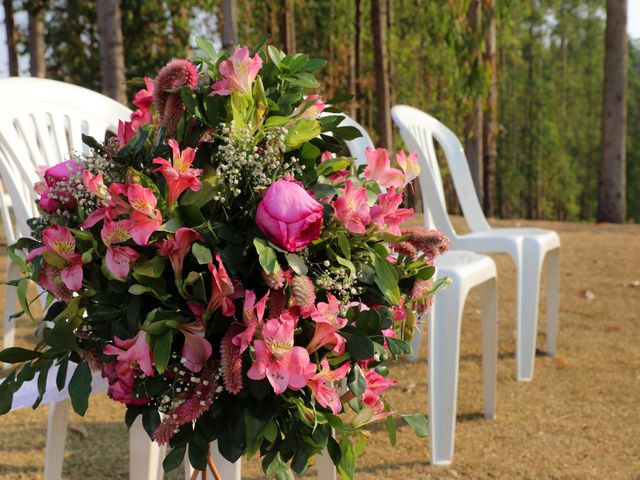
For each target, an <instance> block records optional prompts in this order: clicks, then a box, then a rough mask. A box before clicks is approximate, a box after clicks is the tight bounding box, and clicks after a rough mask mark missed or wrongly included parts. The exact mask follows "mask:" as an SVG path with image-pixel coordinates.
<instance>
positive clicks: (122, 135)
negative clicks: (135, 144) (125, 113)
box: [118, 120, 136, 147]
mask: <svg viewBox="0 0 640 480" xmlns="http://www.w3.org/2000/svg"><path fill="white" fill-rule="evenodd" d="M135 134H136V129H135V128H134V127H133V122H130V121H127V122H123V121H122V120H118V145H120V147H124V146H125V145H126V144H127V143H129V142H130V141H131V139H132V138H133V136H134V135H135Z"/></svg>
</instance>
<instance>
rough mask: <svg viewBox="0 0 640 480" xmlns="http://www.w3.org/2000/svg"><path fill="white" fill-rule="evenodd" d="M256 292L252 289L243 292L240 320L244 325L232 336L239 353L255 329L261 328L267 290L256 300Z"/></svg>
mask: <svg viewBox="0 0 640 480" xmlns="http://www.w3.org/2000/svg"><path fill="white" fill-rule="evenodd" d="M256 298H257V297H256V294H255V293H253V291H252V290H247V291H246V292H244V304H243V306H242V320H243V322H244V324H245V326H246V328H245V330H244V331H243V332H241V333H239V334H237V335H236V336H235V337H233V340H232V342H233V344H234V345H235V346H237V347H239V348H240V353H242V352H244V351H245V350H246V349H247V347H248V346H249V344H250V343H251V340H253V336H254V334H255V333H256V331H259V330H260V329H261V328H262V323H263V318H264V312H265V310H266V308H267V300H268V299H269V292H267V293H266V294H265V295H264V297H262V298H261V299H260V301H258V302H256Z"/></svg>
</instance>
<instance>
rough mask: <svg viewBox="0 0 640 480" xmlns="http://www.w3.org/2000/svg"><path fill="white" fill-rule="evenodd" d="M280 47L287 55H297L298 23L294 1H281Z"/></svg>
mask: <svg viewBox="0 0 640 480" xmlns="http://www.w3.org/2000/svg"><path fill="white" fill-rule="evenodd" d="M280 45H281V46H282V48H283V49H284V51H285V52H286V53H287V54H293V53H296V22H295V15H294V11H293V0H281V12H280Z"/></svg>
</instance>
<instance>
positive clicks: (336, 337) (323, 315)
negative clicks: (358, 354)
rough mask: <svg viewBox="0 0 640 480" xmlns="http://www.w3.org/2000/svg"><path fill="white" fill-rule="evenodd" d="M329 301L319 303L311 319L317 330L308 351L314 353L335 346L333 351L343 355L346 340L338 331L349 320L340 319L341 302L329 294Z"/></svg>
mask: <svg viewBox="0 0 640 480" xmlns="http://www.w3.org/2000/svg"><path fill="white" fill-rule="evenodd" d="M327 300H328V301H329V302H328V303H325V302H319V303H318V305H317V306H316V309H315V312H313V313H312V314H311V318H312V319H313V321H315V322H316V330H315V333H314V334H313V338H312V339H311V341H310V342H309V345H307V350H309V352H310V353H313V352H315V351H316V350H318V349H319V348H321V347H324V346H333V351H334V352H335V353H336V354H337V355H342V354H343V353H344V350H345V345H346V340H345V339H344V337H343V336H342V335H340V334H339V333H338V330H340V329H342V328H344V327H345V326H346V325H347V322H348V320H347V319H346V318H341V317H340V302H338V299H337V298H336V297H334V296H333V295H331V294H330V293H328V294H327Z"/></svg>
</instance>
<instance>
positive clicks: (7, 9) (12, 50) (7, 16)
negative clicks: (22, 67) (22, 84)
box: [2, 0, 20, 77]
mask: <svg viewBox="0 0 640 480" xmlns="http://www.w3.org/2000/svg"><path fill="white" fill-rule="evenodd" d="M2 3H3V5H4V25H5V28H6V31H7V51H8V56H9V75H10V76H12V77H17V76H18V75H20V71H19V66H18V31H17V30H16V24H15V23H14V21H13V1H12V0H3V2H2Z"/></svg>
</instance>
